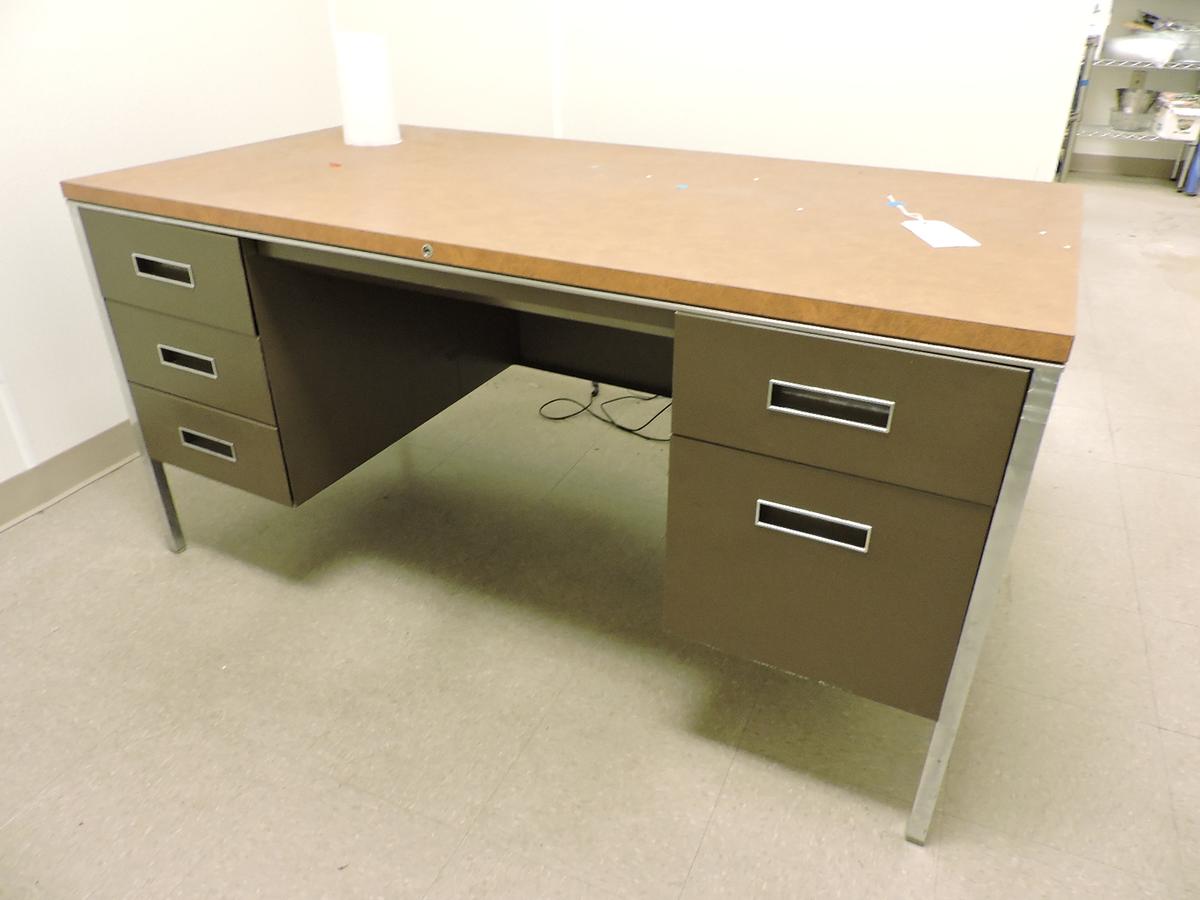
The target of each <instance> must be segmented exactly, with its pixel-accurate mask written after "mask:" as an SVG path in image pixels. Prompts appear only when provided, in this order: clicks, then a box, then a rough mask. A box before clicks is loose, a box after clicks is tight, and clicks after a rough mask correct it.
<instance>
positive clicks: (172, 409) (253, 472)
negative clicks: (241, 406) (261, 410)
mask: <svg viewBox="0 0 1200 900" xmlns="http://www.w3.org/2000/svg"><path fill="white" fill-rule="evenodd" d="M129 389H130V392H131V393H132V394H133V404H134V406H135V407H137V414H138V420H139V424H140V425H141V428H142V434H143V436H144V437H145V439H146V450H147V451H148V452H149V454H150V458H151V459H156V460H159V461H160V462H166V463H171V464H172V465H176V466H179V467H180V468H181V469H187V470H189V471H191V472H195V473H196V474H198V475H204V476H207V477H208V478H213V479H216V480H217V481H222V482H224V483H225V484H230V485H233V486H234V487H239V488H242V489H243V490H246V491H250V492H251V493H254V494H258V495H259V496H261V497H266V498H267V499H269V500H275V501H278V502H279V503H286V504H289V505H291V502H292V494H291V490H290V488H289V486H288V478H287V471H286V469H285V468H284V464H283V452H282V450H281V449H280V445H279V432H278V430H276V429H275V428H272V427H271V426H269V425H263V424H262V423H261V422H254V421H251V420H250V419H245V418H243V417H241V416H235V415H233V414H232V413H227V412H222V411H221V410H218V409H212V408H211V407H208V406H202V405H201V404H199V403H193V402H192V401H191V400H183V399H181V398H179V397H173V396H172V395H170V394H164V393H163V392H162V391H156V390H152V389H151V388H146V387H141V386H140V385H136V384H131V385H130V386H129Z"/></svg>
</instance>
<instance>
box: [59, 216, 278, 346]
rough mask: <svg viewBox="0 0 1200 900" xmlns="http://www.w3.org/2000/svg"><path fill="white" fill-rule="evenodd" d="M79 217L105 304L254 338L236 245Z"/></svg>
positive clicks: (191, 233)
mask: <svg viewBox="0 0 1200 900" xmlns="http://www.w3.org/2000/svg"><path fill="white" fill-rule="evenodd" d="M79 215H80V217H81V218H82V220H83V229H84V232H85V233H86V234H87V239H88V246H89V247H90V249H91V252H92V264H93V265H94V266H95V268H96V278H97V280H98V281H99V282H100V290H101V293H103V294H104V297H105V299H108V300H117V301H119V302H121V303H129V304H132V305H133V306H140V307H143V308H145V309H151V310H154V311H156V312H160V313H166V314H167V315H170V316H178V317H179V318H181V319H191V320H192V321H194V322H203V323H205V324H206V325H214V326H216V327H217V328H228V329H229V330H230V331H240V332H242V333H243V334H254V333H255V329H254V315H253V313H252V312H251V309H250V293H249V291H248V289H247V288H246V273H245V270H244V269H243V267H242V251H241V247H240V246H239V245H238V240H237V238H235V237H231V236H230V235H227V234H214V233H213V232H211V231H200V230H198V229H195V228H186V227H183V226H181V225H168V224H164V223H162V222H150V221H147V220H146V219H136V218H133V217H131V216H121V215H116V214H114V213H104V212H98V211H97V210H94V209H81V210H80V211H79Z"/></svg>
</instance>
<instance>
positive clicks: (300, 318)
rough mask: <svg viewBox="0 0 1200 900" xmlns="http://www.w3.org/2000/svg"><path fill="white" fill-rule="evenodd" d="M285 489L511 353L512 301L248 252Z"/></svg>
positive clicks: (356, 454) (396, 428)
mask: <svg viewBox="0 0 1200 900" xmlns="http://www.w3.org/2000/svg"><path fill="white" fill-rule="evenodd" d="M246 266H247V272H248V275H249V279H250V285H251V293H252V295H253V297H254V308H255V316H256V318H257V321H258V324H259V330H260V334H261V340H262V349H263V357H264V359H265V361H266V366H267V377H268V379H269V381H270V385H271V394H272V397H273V399H274V402H275V414H276V420H277V421H278V423H279V433H280V440H281V441H282V443H283V450H284V456H285V458H286V460H287V469H288V476H289V478H290V479H291V485H292V494H293V496H294V498H295V500H296V502H297V503H302V502H303V501H305V500H307V499H308V498H309V497H311V496H313V495H314V494H316V493H317V492H318V491H320V490H322V489H323V488H325V487H326V486H328V485H329V484H332V483H333V482H334V481H336V480H337V479H338V478H341V477H342V476H343V475H345V474H346V473H347V472H349V471H350V470H351V469H353V468H354V467H355V466H358V465H359V464H360V463H363V462H365V461H366V460H367V459H369V458H370V457H372V456H374V455H375V454H376V453H378V452H379V451H380V450H383V449H384V448H385V447H387V446H389V445H390V444H392V443H393V442H395V441H396V440H398V439H399V438H401V437H403V436H404V435H405V434H407V433H408V432H409V431H411V430H412V429H413V428H416V427H417V426H418V425H420V424H421V423H422V422H425V421H426V420H428V419H430V418H432V417H433V416H434V415H436V414H437V413H439V412H441V411H442V410H443V409H445V408H446V407H447V406H449V405H450V404H452V403H454V402H455V401H456V400H458V399H459V398H460V397H462V396H463V395H464V394H466V393H468V392H469V391H470V390H472V389H474V388H475V387H477V386H478V384H480V383H482V381H484V380H486V379H487V378H488V377H491V375H493V374H495V373H496V372H497V371H499V370H500V369H502V368H503V367H504V366H506V365H507V364H508V363H509V362H510V361H511V360H512V359H513V358H514V356H515V354H516V328H515V323H514V322H513V319H512V313H510V312H509V311H507V310H502V309H494V308H490V307H485V306H481V305H478V304H473V303H468V302H465V301H461V300H455V299H451V298H447V297H440V296H431V295H425V294H420V293H416V292H413V291H406V290H403V289H401V288H398V287H396V286H392V285H382V284H375V283H371V282H368V281H362V280H357V279H350V278H346V277H345V276H342V275H330V274H328V273H326V272H322V271H320V270H319V269H316V268H312V267H307V266H297V265H294V264H289V263H283V262H279V261H277V260H273V259H268V258H266V257H263V256H259V255H257V254H255V253H253V252H248V253H247V254H246Z"/></svg>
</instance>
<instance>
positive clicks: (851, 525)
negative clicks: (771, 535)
mask: <svg viewBox="0 0 1200 900" xmlns="http://www.w3.org/2000/svg"><path fill="white" fill-rule="evenodd" d="M754 524H755V525H758V526H760V527H762V528H770V529H771V530H772V531H782V532H783V533H784V534H794V535H795V536H796V537H802V538H808V539H809V540H810V541H820V542H821V543H822V544H833V545H834V546H835V547H845V548H846V549H847V550H856V551H858V552H859V553H866V552H867V548H868V547H869V546H870V544H871V526H870V525H863V524H862V523H861V522H851V521H849V520H847V519H838V518H836V517H834V516H825V515H822V514H821V513H815V512H812V511H811V510H807V509H797V508H796V507H794V506H784V505H783V504H782V503H772V502H771V501H769V500H759V501H758V503H757V505H756V507H755V515H754Z"/></svg>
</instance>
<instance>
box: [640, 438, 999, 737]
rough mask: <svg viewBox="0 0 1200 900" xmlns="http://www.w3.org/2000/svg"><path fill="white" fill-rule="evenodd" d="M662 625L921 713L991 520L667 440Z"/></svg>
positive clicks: (939, 683) (945, 668) (927, 712)
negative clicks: (668, 488)
mask: <svg viewBox="0 0 1200 900" xmlns="http://www.w3.org/2000/svg"><path fill="white" fill-rule="evenodd" d="M667 515H668V518H667V566H666V592H665V598H664V619H665V624H666V627H667V629H668V630H669V631H673V632H675V633H677V634H679V635H682V636H684V637H687V638H690V639H692V640H696V641H700V642H702V643H705V644H708V645H710V646H713V647H717V648H718V649H721V650H724V651H726V652H728V653H732V654H734V655H736V656H740V657H744V658H747V659H753V660H757V661H759V662H762V663H766V664H768V665H771V666H775V667H777V668H780V669H785V670H787V671H790V672H795V673H797V674H799V675H804V676H807V677H810V678H817V679H820V680H821V681H825V682H829V683H831V684H834V685H837V686H839V687H842V688H845V689H846V690H849V691H852V692H854V693H856V694H859V695H861V696H864V697H869V698H871V699H873V700H878V701H880V702H882V703H886V704H888V705H890V706H895V707H898V708H900V709H905V710H908V711H910V712H913V713H916V714H918V715H922V716H926V717H928V718H936V717H937V714H938V709H939V708H940V704H941V699H942V694H943V692H944V690H945V685H946V680H947V678H948V677H949V674H950V666H951V663H952V662H953V660H954V653H955V649H956V647H957V645H958V638H959V633H960V631H961V628H962V622H963V617H964V616H965V614H966V608H967V602H968V600H969V598H970V593H971V589H972V586H973V584H974V581H975V573H976V569H977V567H978V564H979V558H980V554H981V553H982V550H983V542H984V538H985V536H986V534H987V529H988V523H989V521H990V518H991V511H990V510H989V509H988V508H987V507H984V506H981V505H978V504H974V503H968V502H965V501H962V500H954V499H950V498H947V497H939V496H936V495H933V494H928V493H925V492H922V491H914V490H910V489H908V488H903V487H898V486H895V485H890V484H883V483H881V482H877V481H869V480H867V479H862V478H856V477H853V476H850V475H843V474H840V473H837V472H830V471H826V470H824V469H816V468H811V467H809V466H804V465H800V464H797V463H789V462H783V461H781V460H777V459H771V458H768V457H763V456H758V455H756V454H753V453H747V452H744V451H740V450H729V449H727V448H724V447H718V446H715V445H712V444H706V443H702V442H699V441H692V440H689V439H687V438H680V437H678V436H677V437H675V438H674V439H673V440H672V443H671V465H670V500H669V504H668V514H667Z"/></svg>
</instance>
